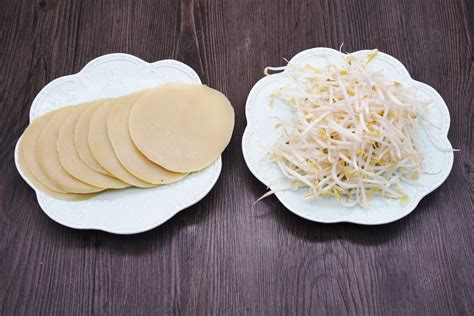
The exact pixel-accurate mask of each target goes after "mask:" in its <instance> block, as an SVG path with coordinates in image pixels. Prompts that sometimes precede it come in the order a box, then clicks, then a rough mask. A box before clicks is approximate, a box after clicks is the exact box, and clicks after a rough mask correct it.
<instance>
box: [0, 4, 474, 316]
mask: <svg viewBox="0 0 474 316" xmlns="http://www.w3.org/2000/svg"><path fill="white" fill-rule="evenodd" d="M473 29H474V3H473V1H471V0H404V1H398V0H397V1H394V0H384V1H378V0H368V1H362V0H361V1H355V0H354V1H342V0H341V1H336V0H333V1H331V0H319V1H309V0H308V1H290V0H287V1H270V0H267V1H263V0H253V1H250V0H249V1H244V0H242V1H236V0H228V1H217V0H216V1H212V0H207V1H198V0H196V1H193V0H184V1H181V2H180V1H171V0H170V1H152V0H149V1H92V0H90V1H80V0H78V1H52V0H41V1H30V0H23V1H19V0H18V1H16V0H15V1H13V0H0V126H1V128H0V150H1V152H0V157H1V162H0V200H1V205H0V315H13V314H17V315H23V314H31V315H32V314H43V315H66V314H85V315H89V314H94V315H122V314H123V315H130V314H142V315H147V314H157V315H162V314H201V315H207V314H219V315H226V314H249V315H256V314H268V315H273V314H281V315H293V314H332V315H339V314H388V315H395V314H409V315H423V314H425V315H427V314H430V315H433V314H438V315H448V314H458V315H460V314H465V315H467V314H471V315H472V314H473V312H474V268H473V266H474V248H473V242H474V239H473V238H474V212H473V211H474V210H473V197H474V193H473V181H474V163H473V155H474V152H473V133H474V132H473V131H474V127H473V117H474V112H473V109H474V99H473V95H474V94H473V90H474V80H473V79H474V64H473V62H474V58H473V46H472V45H473V40H474V38H473V33H472V32H473ZM342 42H344V50H346V51H355V50H359V49H367V48H375V47H377V48H379V49H380V50H382V51H384V52H387V53H389V54H391V55H393V56H395V57H396V58H398V59H399V60H400V61H402V62H403V63H404V64H405V65H406V67H407V68H408V70H409V72H410V73H411V74H412V76H413V77H414V78H415V79H417V80H420V81H423V82H426V83H428V84H430V85H431V86H433V87H434V88H435V89H437V90H438V91H439V92H440V94H441V95H442V96H443V97H444V99H445V101H446V103H447V105H448V107H449V109H450V112H451V129H450V132H449V138H450V140H451V142H452V144H453V146H454V147H456V148H460V149H461V152H459V153H456V154H455V160H454V168H453V171H452V173H451V175H450V177H449V178H448V180H447V181H446V182H445V183H444V184H443V185H442V186H441V187H440V188H439V189H438V190H436V191H435V192H433V193H432V194H430V195H429V196H428V197H426V198H424V199H423V200H422V201H421V203H420V205H419V206H418V207H417V209H416V210H415V211H414V212H413V213H412V214H411V215H409V216H408V217H406V218H404V219H402V220H400V221H398V222H395V223H392V224H388V225H382V226H377V227H366V226H357V225H352V224H335V225H323V224H318V223H312V222H309V221H306V220H303V219H301V218H298V217H297V216H295V215H293V214H292V213H290V212H288V211H287V210H285V208H284V207H283V206H282V205H281V204H280V203H279V202H278V201H277V200H276V199H275V198H274V197H271V198H268V199H266V200H264V201H263V202H261V203H258V204H257V205H256V206H255V207H252V203H253V202H254V201H255V200H256V199H257V198H258V197H259V196H261V195H262V194H263V193H264V192H265V187H264V185H262V184H261V183H259V182H258V181H257V180H256V179H255V178H254V177H253V176H252V175H251V174H250V172H249V171H248V169H247V168H246V166H245V163H244V160H243V157H242V151H241V146H240V142H241V137H242V133H243V130H244V127H245V125H246V120H245V115H244V106H245V100H246V96H247V94H248V92H249V90H250V88H251V87H252V85H253V84H254V83H255V82H256V81H257V80H258V79H259V78H261V76H262V69H263V68H264V67H265V66H267V65H281V64H283V58H284V57H286V58H291V57H292V56H293V55H294V54H295V53H297V52H299V51H301V50H303V49H306V48H310V47H316V46H326V47H332V48H338V47H339V45H340V44H341V43H342ZM112 52H126V53H130V54H133V55H136V56H138V57H140V58H142V59H144V60H147V61H155V60H159V59H163V58H175V59H178V60H181V61H183V62H185V63H187V64H189V65H191V66H192V67H193V68H194V69H195V70H196V71H197V72H198V73H199V74H200V76H201V78H202V80H203V82H205V83H206V84H208V85H210V86H211V87H214V88H216V89H219V90H221V91H223V92H224V93H225V94H226V95H227V96H228V97H229V98H230V100H231V101H232V103H233V105H234V107H235V110H236V126H235V131H234V135H233V139H232V142H231V144H230V146H229V147H228V148H227V150H226V151H225V153H224V155H223V172H222V174H221V176H220V179H219V181H218V182H217V185H216V186H215V187H214V189H213V190H212V191H211V192H210V194H209V195H208V196H207V197H205V198H204V199H203V200H202V201H201V202H199V203H198V204H196V205H195V206H193V207H190V208H189V209H187V210H185V211H183V212H181V213H180V214H178V215H177V216H175V217H174V218H173V219H171V220H170V221H169V222H167V223H166V224H164V225H162V226H161V227H158V228H156V229H154V230H152V231H149V232H147V233H143V234H139V235H134V236H116V235H111V234H107V233H104V232H98V231H79V230H73V229H69V228H66V227H62V226H60V225H58V224H56V223H54V222H53V221H51V220H50V219H49V218H48V217H47V216H46V215H45V214H43V213H42V211H41V210H40V208H39V206H38V204H37V202H36V199H35V196H34V193H33V191H32V190H31V189H30V188H29V187H28V186H27V184H26V183H25V182H24V181H23V180H22V179H21V178H20V176H19V174H18V173H17V171H16V170H15V166H14V162H13V149H14V145H15V142H16V141H17V139H18V137H19V136H20V134H21V133H22V131H23V130H24V128H25V127H26V126H27V124H28V111H29V108H30V105H31V102H32V100H33V99H34V97H35V95H36V94H37V93H38V92H39V91H40V90H41V88H42V87H43V86H44V85H46V84H47V83H48V82H49V81H51V80H53V79H54V78H57V77H59V76H63V75H67V74H71V73H75V72H77V71H79V70H80V69H81V68H82V67H83V66H84V65H85V64H86V63H87V62H88V61H90V60H91V59H93V58H95V57H97V56H100V55H103V54H106V53H112Z"/></svg>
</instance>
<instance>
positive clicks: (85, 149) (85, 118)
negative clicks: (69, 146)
mask: <svg viewBox="0 0 474 316" xmlns="http://www.w3.org/2000/svg"><path fill="white" fill-rule="evenodd" d="M104 102H105V100H97V101H96V102H95V103H94V104H90V105H89V106H88V107H87V109H86V110H85V111H84V112H82V113H81V115H80V116H79V119H78V120H77V123H76V128H75V130H74V144H75V145H76V150H77V153H78V154H79V157H80V158H81V160H82V161H83V162H84V163H85V164H86V166H88V167H89V168H90V169H92V170H95V171H97V172H100V173H103V174H105V175H109V176H110V175H111V174H110V173H109V172H108V171H107V170H105V169H104V168H102V166H101V165H100V164H99V163H98V162H97V160H95V158H94V156H93V155H92V153H91V150H90V148H89V123H90V120H91V116H92V114H94V112H95V110H96V109H97V107H98V106H100V105H102V104H103V103H104Z"/></svg>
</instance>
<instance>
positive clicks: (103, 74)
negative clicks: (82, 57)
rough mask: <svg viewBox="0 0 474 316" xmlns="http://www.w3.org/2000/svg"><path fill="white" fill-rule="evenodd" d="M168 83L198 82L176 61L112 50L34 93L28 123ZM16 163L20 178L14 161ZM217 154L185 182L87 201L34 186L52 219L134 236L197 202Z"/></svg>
mask: <svg viewBox="0 0 474 316" xmlns="http://www.w3.org/2000/svg"><path fill="white" fill-rule="evenodd" d="M169 82H183V83H201V80H200V79H199V76H198V75H197V74H196V72H195V71H194V70H192V69H191V68H190V67H189V66H187V65H185V64H183V63H181V62H179V61H176V60H160V61H157V62H154V63H147V62H145V61H143V60H141V59H139V58H137V57H135V56H132V55H127V54H110V55H104V56H101V57H98V58H96V59H94V60H92V61H91V62H89V63H88V64H87V65H86V66H85V67H84V68H83V69H82V70H81V71H80V72H79V73H77V74H74V75H70V76H65V77H61V78H58V79H56V80H54V81H52V82H50V83H49V84H48V85H47V86H46V87H44V88H43V89H42V90H41V91H40V93H39V94H38V95H37V96H36V98H35V100H34V101H33V104H32V106H31V109H30V121H32V120H34V119H36V118H37V117H38V116H40V115H42V114H44V113H46V112H49V111H51V110H54V109H57V108H60V107H62V106H65V105H69V104H76V103H81V102H85V101H89V100H92V99H97V98H105V97H116V96H120V95H125V94H128V93H130V92H133V91H137V90H140V89H145V88H151V87H155V86H158V85H160V84H164V83H169ZM17 150H18V143H17V146H16V148H15V163H16V167H17V169H18V172H19V173H20V174H21V176H22V177H23V179H25V181H26V182H28V184H29V185H30V186H31V187H32V188H33V189H35V188H34V186H33V185H32V184H31V183H30V182H29V181H28V179H27V178H26V177H25V176H24V174H23V172H22V170H21V168H20V167H19V165H18V161H17ZM221 167H222V162H221V158H220V157H219V159H217V160H216V161H215V162H214V163H213V164H212V165H211V166H209V167H207V168H206V169H204V170H202V171H199V172H195V173H192V174H190V175H189V176H187V177H186V178H184V179H183V180H181V181H179V182H176V183H173V184H168V185H163V186H160V187H156V188H151V189H138V188H129V189H124V190H116V191H113V192H112V191H107V192H104V193H101V194H99V195H97V196H95V197H94V198H92V199H90V200H87V201H80V202H68V201H61V200H57V199H54V198H51V197H49V196H47V195H45V194H43V193H41V192H40V191H39V190H36V189H35V191H36V196H37V198H38V202H39V205H40V206H41V208H42V209H43V211H44V212H45V213H46V214H47V215H48V216H49V217H50V218H51V219H53V220H54V221H56V222H58V223H60V224H62V225H65V226H68V227H72V228H79V229H98V230H103V231H107V232H111V233H116V234H134V233H140V232H143V231H147V230H149V229H152V228H154V227H156V226H158V225H161V224H163V223H164V222H166V221H167V220H168V219H170V218H171V217H172V216H173V215H175V214H176V213H178V212H179V211H181V210H183V209H185V208H187V207H189V206H191V205H193V204H194V203H196V202H198V201H199V200H201V199H202V198H203V197H204V196H206V194H207V193H208V192H209V191H210V190H211V189H212V187H213V186H214V184H215V183H216V181H217V179H218V177H219V174H220V172H221Z"/></svg>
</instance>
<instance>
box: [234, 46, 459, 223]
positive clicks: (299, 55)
mask: <svg viewBox="0 0 474 316" xmlns="http://www.w3.org/2000/svg"><path fill="white" fill-rule="evenodd" d="M367 52H371V50H367V49H364V50H358V51H355V52H352V53H350V54H351V55H352V54H364V53H367ZM313 53H318V54H321V53H325V54H330V55H332V56H334V55H337V56H338V57H339V56H341V57H344V56H345V55H346V54H344V53H342V52H340V51H337V50H335V49H332V48H328V47H314V48H310V49H306V50H303V51H301V52H299V53H297V54H296V55H294V56H293V57H292V58H291V59H290V60H289V63H292V62H293V63H298V59H301V58H303V57H306V56H307V55H309V54H313ZM378 54H379V55H382V56H383V57H384V58H387V59H389V60H390V61H391V63H392V64H394V65H395V67H396V68H397V70H399V71H401V72H402V74H403V75H404V76H406V77H407V79H409V80H410V81H411V82H412V83H413V85H416V86H420V87H423V89H429V90H430V91H431V93H433V94H434V95H435V96H436V97H439V99H440V100H441V101H442V102H441V106H442V107H443V110H445V111H443V112H444V114H446V117H444V118H445V119H446V120H447V123H446V128H445V129H444V130H442V131H441V134H442V136H443V137H444V139H443V141H447V143H448V144H449V145H450V147H451V148H452V144H451V142H450V141H449V138H448V133H449V128H450V125H451V117H450V113H449V108H448V106H447V105H446V102H445V101H444V99H443V98H442V96H441V95H440V94H439V92H438V91H436V89H434V88H433V87H431V86H430V85H428V84H426V83H424V82H420V81H417V80H415V79H413V78H412V77H411V75H410V73H409V72H408V70H407V69H406V67H405V66H404V65H403V64H402V62H400V61H399V60H398V59H396V58H395V57H393V56H391V55H389V54H387V53H384V52H380V51H379V52H378ZM295 60H296V62H295ZM282 73H283V72H280V73H276V74H271V75H268V76H265V77H263V78H261V79H259V80H258V81H257V82H256V83H255V84H254V85H253V87H252V89H251V90H250V92H249V95H248V97H247V100H246V103H245V117H246V120H247V125H246V127H245V130H244V132H243V135H242V142H241V147H242V153H243V156H244V160H245V164H246V165H247V168H248V169H249V170H250V172H251V173H252V174H253V175H254V176H255V177H256V178H257V179H258V180H259V181H260V182H261V183H263V184H264V185H265V186H267V188H269V187H270V186H269V184H268V183H266V181H265V180H264V179H263V178H262V176H261V175H260V174H259V173H258V172H257V171H256V170H254V168H253V167H252V164H251V163H249V160H250V157H249V153H248V152H247V150H246V148H245V147H246V144H247V142H248V141H249V137H250V136H249V134H250V132H251V131H252V130H251V127H252V116H251V113H250V108H251V106H255V104H254V103H253V102H252V101H253V100H252V98H253V94H254V93H257V92H256V91H258V90H256V88H258V87H259V86H260V85H263V84H265V83H267V82H271V81H272V80H274V79H277V78H278V76H279V75H281V74H282ZM446 154H447V155H448V159H447V165H446V166H445V167H444V168H443V169H442V170H441V173H443V174H442V176H441V177H440V179H439V182H438V183H436V184H435V185H434V186H433V187H430V189H429V190H427V191H426V192H424V193H422V194H419V195H416V196H414V199H413V201H412V202H411V207H410V208H407V209H406V210H405V211H404V212H400V214H397V216H394V217H391V218H388V219H384V220H380V221H364V220H358V219H357V218H352V219H350V218H349V219H348V218H344V217H339V218H335V219H324V218H311V217H309V216H306V215H305V214H303V212H300V211H299V210H298V209H297V208H296V207H294V206H293V205H289V204H288V203H285V200H283V199H281V198H280V196H281V193H280V192H276V193H275V196H276V197H277V199H278V200H279V201H280V203H281V204H282V205H283V206H284V207H285V208H286V209H287V210H289V211H290V212H292V213H293V214H295V215H297V216H299V217H301V218H304V219H306V220H309V221H312V222H317V223H323V224H336V223H352V224H358V225H365V226H373V225H384V224H389V223H393V222H395V221H398V220H400V219H402V218H404V217H406V216H408V215H409V214H411V213H412V212H413V211H414V210H415V209H416V208H417V206H418V205H419V203H420V202H421V200H422V199H423V198H424V197H426V196H427V195H429V194H430V193H432V192H433V191H435V190H436V189H437V188H439V187H440V186H441V185H442V184H443V183H444V182H445V181H446V179H447V178H448V176H449V175H450V174H451V171H452V168H453V164H454V153H453V152H452V151H451V152H448V153H446ZM341 207H343V206H341ZM347 209H350V208H347Z"/></svg>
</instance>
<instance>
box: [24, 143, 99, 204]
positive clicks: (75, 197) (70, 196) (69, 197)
mask: <svg viewBox="0 0 474 316" xmlns="http://www.w3.org/2000/svg"><path fill="white" fill-rule="evenodd" d="M22 143H23V137H22V139H21V140H20V144H19V146H20V147H19V150H18V164H19V165H20V168H21V171H22V172H23V175H25V176H26V177H27V178H28V180H29V181H30V183H31V184H32V185H33V186H34V187H35V189H37V190H40V191H41V192H43V193H44V194H46V195H48V196H50V197H52V198H55V199H58V200H65V201H83V200H87V199H90V198H91V197H93V196H95V195H96V194H75V193H60V192H55V191H52V190H50V189H49V188H48V187H46V186H45V185H43V184H42V183H41V182H40V181H39V180H38V179H37V178H36V177H35V176H34V175H33V174H32V172H31V170H30V168H29V167H28V166H27V165H26V162H25V159H24V155H23V151H22V150H20V149H21V147H22V146H24V145H22ZM35 156H36V155H35Z"/></svg>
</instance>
